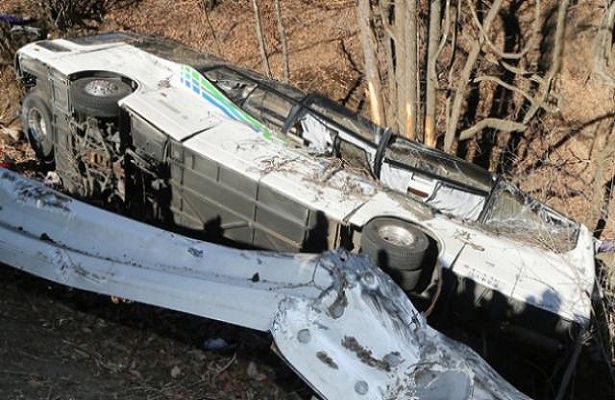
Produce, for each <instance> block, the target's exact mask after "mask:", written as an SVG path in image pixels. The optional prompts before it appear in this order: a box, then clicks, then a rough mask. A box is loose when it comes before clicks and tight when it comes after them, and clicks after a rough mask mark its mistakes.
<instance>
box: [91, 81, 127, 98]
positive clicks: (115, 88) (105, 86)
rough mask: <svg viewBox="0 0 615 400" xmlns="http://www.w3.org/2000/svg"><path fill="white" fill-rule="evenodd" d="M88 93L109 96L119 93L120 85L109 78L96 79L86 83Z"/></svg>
mask: <svg viewBox="0 0 615 400" xmlns="http://www.w3.org/2000/svg"><path fill="white" fill-rule="evenodd" d="M84 90H85V92H86V93H88V94H90V95H92V96H96V97H109V96H113V95H115V94H117V93H118V92H119V91H120V87H119V85H118V84H117V83H116V82H113V81H110V80H107V79H95V80H93V81H91V82H88V84H87V85H85V87H84Z"/></svg>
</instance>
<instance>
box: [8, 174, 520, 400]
mask: <svg viewBox="0 0 615 400" xmlns="http://www.w3.org/2000/svg"><path fill="white" fill-rule="evenodd" d="M0 261H2V262H3V263H6V264H8V265H11V266H14V267H16V268H19V269H22V270H25V271H28V272H30V273H33V274H35V275H38V276H41V277H43V278H46V279H49V280H52V281H55V282H58V283H62V284H65V285H68V286H71V287H75V288H79V289H84V290H89V291H93V292H96V293H101V294H108V295H114V296H120V297H124V298H128V299H134V300H138V301H141V302H145V303H148V304H153V305H157V306H161V307H166V308H170V309H175V310H180V311H184V312H189V313H193V314H196V315H201V316H204V317H209V318H214V319H217V320H221V321H226V322H230V323H233V324H237V325H242V326H246V327H249V328H254V329H259V330H271V332H272V333H273V337H274V340H275V343H276V345H277V347H278V349H279V350H280V352H281V356H282V357H283V358H284V359H285V360H286V361H287V362H289V363H290V365H291V367H292V368H293V369H295V370H296V371H297V372H298V373H299V374H300V375H301V376H302V377H303V378H304V379H305V380H306V382H307V383H308V384H309V385H310V386H311V387H312V388H313V389H314V390H315V391H316V392H317V393H319V394H320V395H321V396H322V397H323V398H324V399H352V398H362V399H393V398H397V399H416V398H421V399H439V398H448V399H470V398H472V399H524V398H525V396H523V395H522V394H521V393H519V392H518V391H516V390H515V389H514V388H513V387H512V386H510V385H509V384H508V383H507V382H505V381H504V380H503V379H502V378H501V377H500V376H499V375H498V374H497V373H496V372H495V371H493V370H492V369H491V368H490V367H489V366H488V365H487V364H486V363H485V362H484V361H483V360H482V359H480V357H478V355H477V354H476V353H474V352H473V351H471V350H469V349H468V348H467V347H466V346H464V345H462V344H459V343H457V342H454V341H452V340H450V339H447V338H446V337H444V336H442V335H441V334H439V333H438V332H436V331H434V330H433V329H431V328H429V327H428V326H427V325H426V324H425V322H424V320H423V319H422V317H421V316H420V315H419V313H418V312H417V310H416V309H415V308H414V307H413V306H412V303H411V302H410V301H409V300H408V298H407V297H406V296H405V295H404V294H403V292H402V291H401V289H399V287H397V286H396V285H395V284H394V283H393V281H392V280H391V279H390V278H389V277H388V276H386V275H385V274H384V273H383V272H381V271H380V270H379V269H377V268H375V267H374V266H373V265H372V264H371V263H370V262H368V261H367V259H366V258H363V257H359V256H356V255H350V254H347V253H346V252H345V251H332V252H328V253H324V254H322V255H311V256H310V255H291V254H279V253H266V252H257V251H241V250H236V249H229V248H226V247H222V246H218V245H214V244H210V243H206V242H201V241H197V240H193V239H189V238H186V237H183V236H180V235H176V234H173V233H170V232H167V231H164V230H160V229H157V228H155V227H152V226H148V225H144V224H142V223H139V222H136V221H133V220H129V219H126V218H123V217H121V216H118V215H116V214H112V213H109V212H107V211H104V210H101V209H98V208H95V207H92V206H89V205H86V204H84V203H81V202H79V201H76V200H74V199H72V198H70V197H67V196H65V195H63V194H60V193H58V192H56V191H54V190H52V189H50V188H47V187H45V186H44V185H42V184H41V183H38V182H35V181H31V180H28V179H25V178H23V177H21V176H19V175H17V174H16V173H13V172H10V171H8V170H4V169H0Z"/></svg>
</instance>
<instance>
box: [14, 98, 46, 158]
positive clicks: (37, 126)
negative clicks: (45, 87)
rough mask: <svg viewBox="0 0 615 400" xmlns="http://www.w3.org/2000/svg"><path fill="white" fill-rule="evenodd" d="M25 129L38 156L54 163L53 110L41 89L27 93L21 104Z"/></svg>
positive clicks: (22, 122) (22, 121)
mask: <svg viewBox="0 0 615 400" xmlns="http://www.w3.org/2000/svg"><path fill="white" fill-rule="evenodd" d="M21 124H22V128H23V131H24V133H25V135H26V138H28V142H30V146H31V147H32V149H33V150H34V154H36V157H37V158H38V159H39V160H40V161H42V162H44V163H45V164H52V163H53V134H52V129H53V127H52V118H51V111H50V107H49V104H48V103H47V100H45V98H44V97H43V95H42V93H41V92H40V91H39V90H36V89H35V90H32V91H31V92H30V93H28V94H27V95H26V97H25V98H24V100H23V103H22V105H21Z"/></svg>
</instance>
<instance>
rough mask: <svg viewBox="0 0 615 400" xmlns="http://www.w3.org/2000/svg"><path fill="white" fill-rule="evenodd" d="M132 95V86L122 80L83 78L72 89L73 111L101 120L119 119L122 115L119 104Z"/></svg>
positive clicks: (74, 83)
mask: <svg viewBox="0 0 615 400" xmlns="http://www.w3.org/2000/svg"><path fill="white" fill-rule="evenodd" d="M130 93H132V88H131V87H130V85H129V84H127V83H126V82H123V81H122V80H121V79H120V78H100V77H90V78H82V79H77V80H76V81H74V82H73V84H72V87H71V99H72V104H73V109H74V110H75V111H76V112H77V113H78V114H80V115H87V116H90V117H99V118H115V117H117V116H118V115H119V113H120V106H119V105H118V104H117V102H118V101H119V100H121V99H123V98H124V97H126V96H128V95H129V94H130Z"/></svg>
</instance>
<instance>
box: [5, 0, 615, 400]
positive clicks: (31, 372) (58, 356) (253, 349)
mask: <svg viewBox="0 0 615 400" xmlns="http://www.w3.org/2000/svg"><path fill="white" fill-rule="evenodd" d="M32 3H33V2H32V1H17V0H5V1H3V2H2V3H1V4H0V12H3V11H11V12H20V13H22V14H23V13H25V14H27V13H28V12H31V8H30V7H31V4H32ZM106 3H108V4H109V5H110V7H109V8H108V9H107V10H106V12H105V13H104V14H103V15H101V16H102V22H96V21H89V24H90V25H92V26H94V27H95V28H96V30H98V31H112V30H131V31H137V32H144V33H148V34H157V35H162V36H166V37H171V38H174V39H177V40H179V41H181V42H184V43H187V44H189V45H191V46H192V47H196V48H200V49H202V50H207V51H209V52H212V53H218V54H219V55H221V56H222V57H224V58H226V59H228V60H230V61H233V62H236V63H238V64H241V65H244V66H247V67H249V68H252V69H256V70H258V71H261V72H262V71H263V68H262V61H261V58H260V55H259V52H258V43H257V41H256V39H255V30H254V29H255V28H254V16H253V11H252V9H251V5H250V3H251V2H249V1H238V0H221V1H219V3H220V4H219V6H217V7H216V8H214V9H213V10H211V11H209V12H208V13H205V12H203V11H202V10H201V9H199V8H198V3H199V2H198V1H196V0H178V1H175V0H142V1H107V2H106ZM260 3H262V4H261V7H262V10H261V11H262V12H263V15H265V18H264V24H265V27H264V29H265V32H266V35H265V36H266V42H267V45H268V52H269V56H270V61H271V64H272V71H273V76H274V77H276V78H278V79H281V78H282V77H283V69H282V55H281V41H280V37H279V34H278V33H277V32H278V30H277V26H276V22H275V18H274V17H273V6H272V3H273V2H267V1H261V2H260ZM281 3H282V6H283V9H282V12H283V15H284V16H285V25H286V28H287V35H288V46H289V49H290V72H291V75H290V80H291V81H292V82H293V83H294V84H296V85H297V86H299V87H301V88H302V89H305V90H308V91H320V92H323V93H325V94H327V95H328V96H330V97H331V98H333V99H336V100H341V99H343V98H349V99H350V104H349V105H350V106H353V105H354V104H355V103H357V102H358V101H359V100H360V98H361V96H362V95H363V89H364V87H363V86H362V85H361V84H360V79H361V74H360V69H359V68H360V67H358V66H360V65H361V64H362V62H361V54H360V43H359V40H358V37H357V27H356V15H355V10H354V6H355V1H353V0H327V1H325V0H317V1H309V0H283V1H282V2H281ZM592 12H593V8H592V7H581V6H579V7H575V8H574V9H573V13H576V14H575V15H574V17H575V18H577V19H578V20H580V21H583V24H578V26H575V28H573V29H572V30H571V32H570V33H569V35H568V37H567V47H566V49H565V52H566V54H567V56H566V57H565V58H564V65H563V68H562V74H561V76H560V77H559V78H558V81H557V82H556V87H557V91H558V93H560V94H561V95H562V97H563V98H564V99H565V101H564V102H563V106H562V115H560V116H558V117H557V118H554V119H553V120H549V121H543V122H544V123H545V126H547V127H548V128H549V129H550V132H549V135H545V136H544V138H542V139H540V140H536V141H533V142H530V143H528V144H527V146H528V149H529V151H528V152H527V154H528V156H527V160H525V161H524V162H523V163H519V166H518V167H517V172H518V174H517V175H516V176H514V177H513V180H514V181H515V182H516V183H518V184H519V185H521V186H522V187H523V189H525V190H527V191H529V192H531V193H532V194H533V195H535V196H536V197H538V198H540V199H542V200H546V201H548V202H549V204H552V205H554V206H556V207H558V208H559V209H562V210H563V211H564V212H565V213H567V214H568V215H570V216H572V217H574V218H576V219H578V220H579V221H581V222H583V223H586V224H587V225H588V226H589V227H590V229H593V228H594V227H595V226H596V220H597V218H598V217H599V216H602V217H604V218H605V221H606V228H605V233H604V236H603V238H607V239H612V238H613V237H615V236H614V235H613V231H615V229H613V225H614V224H613V222H612V219H611V218H608V216H609V215H610V213H609V211H610V209H611V208H612V206H610V207H607V208H605V209H603V210H598V211H596V210H594V209H592V206H591V204H592V199H594V198H595V196H597V194H595V193H594V192H592V190H591V186H592V185H593V184H592V183H591V182H593V181H594V180H595V176H596V174H597V173H598V172H597V171H599V170H600V171H601V172H600V173H601V174H602V175H604V179H603V180H604V181H608V179H609V178H610V177H611V176H613V170H614V160H612V159H610V160H608V161H607V162H606V164H604V163H602V164H598V162H597V161H596V154H598V153H600V150H601V149H602V148H604V147H605V146H606V143H607V142H608V141H609V138H610V134H611V132H610V131H606V130H604V129H605V128H604V125H601V124H600V121H603V120H607V119H608V116H609V115H610V116H611V117H610V118H611V119H612V115H613V114H612V110H613V109H615V103H614V99H613V91H612V89H610V88H608V87H605V86H604V84H603V83H602V82H600V81H599V80H597V79H596V78H594V77H593V76H592V74H591V71H590V67H589V66H588V65H589V59H590V58H591V55H590V54H589V48H590V46H589V43H590V42H591V37H592V34H593V33H595V26H596V24H597V23H598V22H599V19H597V18H595V17H592V16H591V14H592ZM76 29H82V30H83V29H84V27H82V26H81V27H77V28H76ZM580 94H582V95H580ZM19 97H20V96H19V92H18V88H17V85H16V82H15V76H14V74H13V72H12V70H11V69H10V67H8V66H7V65H4V66H0V146H2V149H3V151H4V154H6V155H8V156H10V157H11V158H13V159H15V160H18V162H19V164H18V166H19V168H20V169H22V170H23V171H24V172H26V173H28V174H35V173H36V164H35V163H34V161H32V160H33V154H32V152H31V150H30V149H29V147H28V146H27V144H26V143H25V142H24V141H23V140H15V139H14V138H13V136H15V137H17V136H18V134H19V129H20V123H19V119H18V107H19ZM591 121H594V122H591ZM596 121H597V122H596ZM562 143H563V144H562ZM530 167H533V168H530ZM599 183H601V182H599ZM0 293H1V294H0V399H56V400H68V399H169V400H180V399H182V400H183V399H305V398H310V396H311V392H310V390H309V389H308V388H307V387H306V386H305V385H304V384H303V383H302V382H301V381H300V380H299V379H298V378H297V377H296V376H295V375H294V373H293V372H292V371H290V370H289V369H288V368H287V367H286V366H285V365H284V364H283V363H282V362H281V361H280V360H279V359H278V358H277V357H276V356H275V355H274V353H273V352H272V351H271V349H270V344H271V340H270V338H269V337H268V335H266V334H261V333H258V332H254V331H250V330H244V329H240V328H237V327H233V326H229V325H226V324H223V323H219V322H216V321H210V320H205V319H202V318H196V317H193V316H189V315H185V314H180V313H174V312H170V311H167V310H162V309H158V308H154V307H148V306H145V305H141V304H135V303H123V302H119V303H118V304H115V303H114V302H112V301H111V299H110V298H108V297H104V296H97V295H93V294H89V293H84V292H80V291H75V290H70V289H67V288H64V287H61V286H59V285H55V284H51V283H48V282H46V281H43V280H41V279H37V278H33V277H31V276H29V275H27V274H23V273H21V272H18V271H15V270H13V269H11V268H8V267H6V266H1V265H0ZM211 339H224V341H226V342H227V346H225V347H224V348H223V349H221V350H216V351H210V350H207V349H206V347H207V346H206V345H205V344H206V343H207V341H208V340H211ZM588 365H590V364H587V363H583V364H582V365H581V367H580V368H581V369H582V370H580V371H578V373H577V377H578V379H576V380H575V384H576V387H575V390H574V398H587V399H592V398H604V399H610V398H613V396H615V393H614V392H612V391H611V390H612V388H611V386H610V385H609V384H608V382H606V381H608V379H609V377H608V375H604V374H603V371H602V372H601V373H600V374H597V375H592V371H589V370H587V369H588V368H590V367H588ZM588 382H589V383H588ZM579 388H580V389H579Z"/></svg>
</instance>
